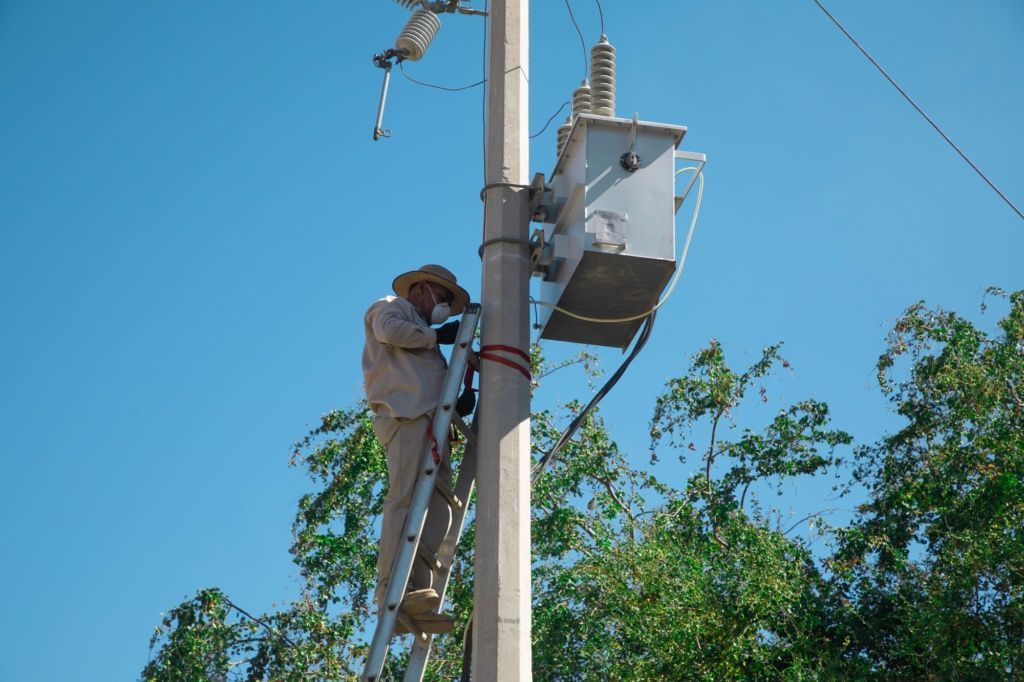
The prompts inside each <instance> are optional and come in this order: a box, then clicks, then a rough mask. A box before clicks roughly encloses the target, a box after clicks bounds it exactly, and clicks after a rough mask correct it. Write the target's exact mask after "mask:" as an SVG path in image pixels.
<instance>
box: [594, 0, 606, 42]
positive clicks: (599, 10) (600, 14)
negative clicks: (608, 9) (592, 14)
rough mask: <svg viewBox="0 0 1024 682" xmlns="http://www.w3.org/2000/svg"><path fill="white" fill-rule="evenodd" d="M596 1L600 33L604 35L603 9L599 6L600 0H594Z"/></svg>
mask: <svg viewBox="0 0 1024 682" xmlns="http://www.w3.org/2000/svg"><path fill="white" fill-rule="evenodd" d="M594 2H596V3H597V14H598V16H600V17H601V35H604V9H603V8H602V7H601V0H594Z"/></svg>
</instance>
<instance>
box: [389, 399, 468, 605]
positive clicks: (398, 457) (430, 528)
mask: <svg viewBox="0 0 1024 682" xmlns="http://www.w3.org/2000/svg"><path fill="white" fill-rule="evenodd" d="M429 424H430V420H429V419H428V418H427V417H426V416H423V417H418V418H416V419H395V418H392V417H377V418H375V419H374V421H373V431H374V433H375V434H376V435H377V439H378V440H380V442H381V444H382V445H383V446H384V448H385V450H386V451H387V460H388V494H387V497H386V498H384V515H383V519H382V521H381V533H380V553H379V554H378V555H377V590H376V599H377V603H378V604H382V603H383V601H384V595H385V593H386V592H387V589H388V583H389V581H390V579H391V570H392V566H393V564H394V562H395V554H396V553H397V552H398V544H399V542H400V541H401V539H402V530H403V529H404V527H405V518H406V516H407V515H408V513H409V504H410V503H411V502H412V494H413V491H414V489H415V487H416V480H417V477H418V475H419V470H420V464H421V463H422V461H423V454H424V453H425V452H426V451H427V448H428V447H429V443H430V440H429V438H428V437H427V426H428V425H429ZM437 475H438V476H439V477H440V478H441V479H442V480H443V481H444V482H445V483H447V484H448V485H449V486H451V482H452V468H451V459H450V454H449V452H448V448H445V449H444V451H442V453H441V465H440V467H438V471H437ZM451 519H452V517H451V508H450V507H449V506H448V503H447V502H446V501H445V500H444V498H442V497H441V496H439V495H436V494H435V495H432V496H431V498H430V507H429V508H428V511H427V519H426V522H425V523H424V525H423V535H422V536H421V542H423V544H424V545H426V547H427V548H428V549H430V551H431V552H434V553H437V550H438V548H439V547H440V546H441V542H442V541H443V540H444V538H445V536H446V535H447V534H448V528H449V527H450V526H451ZM433 578H434V575H433V571H431V570H430V568H429V567H428V566H427V565H426V563H424V562H423V561H422V560H420V559H416V560H414V561H413V565H412V573H411V575H410V576H409V587H408V589H409V590H418V589H423V588H427V587H434V588H435V589H437V588H438V587H439V586H438V585H433V584H432V583H433Z"/></svg>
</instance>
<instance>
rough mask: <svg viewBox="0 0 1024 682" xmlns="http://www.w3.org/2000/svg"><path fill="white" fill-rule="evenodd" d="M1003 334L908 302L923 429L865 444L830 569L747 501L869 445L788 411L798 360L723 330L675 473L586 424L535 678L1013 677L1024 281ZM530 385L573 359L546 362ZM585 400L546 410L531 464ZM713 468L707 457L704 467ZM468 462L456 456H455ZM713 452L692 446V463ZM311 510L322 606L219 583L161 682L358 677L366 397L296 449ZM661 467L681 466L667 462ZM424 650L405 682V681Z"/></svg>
mask: <svg viewBox="0 0 1024 682" xmlns="http://www.w3.org/2000/svg"><path fill="white" fill-rule="evenodd" d="M993 294H994V295H997V296H1003V297H1005V298H1008V300H1009V302H1010V313H1009V315H1008V316H1007V317H1006V318H1005V319H1004V320H1002V321H1001V322H1000V325H999V326H1000V334H999V335H998V336H995V337H992V338H990V337H989V336H988V335H986V334H985V333H984V332H982V331H980V330H978V329H977V328H975V327H974V326H973V325H972V324H971V323H970V322H968V321H967V320H964V319H963V318H960V317H958V316H957V315H955V314H952V313H948V312H943V311H933V310H929V309H928V308H926V307H925V306H924V305H922V304H918V305H915V306H912V307H911V308H910V309H908V310H907V312H906V313H905V314H904V315H903V316H902V317H901V318H900V319H899V321H898V322H897V324H896V326H895V328H894V329H893V331H892V333H891V334H890V336H889V339H888V348H887V351H886V353H885V354H883V355H882V357H881V358H880V359H879V363H878V369H879V380H880V383H881V386H882V389H883V392H884V393H885V394H886V395H888V396H889V398H890V399H891V401H892V403H893V406H894V408H895V410H896V412H897V413H898V414H899V415H901V417H902V418H903V419H905V421H906V424H905V426H904V427H903V428H901V429H900V430H899V431H897V432H896V433H894V434H892V435H890V436H887V437H885V438H883V439H882V440H880V441H879V442H877V443H875V444H874V445H871V446H861V447H859V448H857V449H856V450H855V451H854V453H855V456H854V461H853V465H854V481H853V482H852V483H851V485H860V486H862V487H863V489H864V490H865V491H866V501H865V502H864V504H863V505H862V506H861V507H860V508H859V511H858V514H857V516H856V518H855V519H854V520H853V522H852V523H851V524H850V525H849V526H847V527H845V528H839V529H837V530H836V531H835V533H836V537H835V540H836V543H835V544H836V546H835V552H834V554H832V555H830V556H824V557H823V556H820V555H819V556H818V557H815V556H814V555H812V552H811V551H810V549H809V547H808V546H807V544H806V543H805V541H804V540H802V539H800V538H796V537H790V536H789V534H788V532H787V529H783V528H780V527H778V525H777V522H776V521H774V520H772V519H771V518H770V517H769V516H768V515H766V514H765V513H764V512H762V510H761V509H760V507H759V506H758V504H757V502H756V499H754V496H753V495H752V494H751V493H750V491H751V490H757V489H759V488H760V489H764V487H765V486H773V487H775V488H776V489H777V490H778V491H779V492H780V494H781V492H782V491H783V490H784V489H786V490H790V489H792V488H793V485H788V484H787V485H786V486H781V485H780V484H781V483H782V482H784V481H792V482H793V483H794V484H795V483H797V482H799V481H800V480H803V478H804V477H810V476H824V475H827V474H829V472H830V471H831V470H832V469H833V468H835V467H838V466H840V465H841V464H842V461H843V460H842V454H843V453H844V452H846V448H847V446H849V445H850V444H851V442H852V439H851V437H850V435H849V434H847V433H845V432H843V431H841V430H837V429H834V428H832V427H831V426H830V423H829V411H828V407H827V405H825V404H824V403H822V402H818V401H814V400H803V401H798V402H796V403H793V404H791V405H785V406H781V407H780V408H779V409H778V410H777V411H775V413H774V415H773V416H771V417H770V418H769V419H768V420H767V422H766V423H763V424H753V423H748V422H749V421H750V420H749V419H747V418H744V423H743V424H739V423H738V422H739V420H740V417H739V415H747V414H750V413H751V412H750V411H749V410H747V409H745V408H744V405H746V404H747V403H749V402H753V403H755V404H756V403H757V402H767V393H766V386H765V381H766V380H767V379H768V377H769V376H770V375H771V374H772V372H774V371H776V370H777V369H778V368H779V367H780V366H781V367H783V368H785V367H788V363H787V362H786V361H785V360H784V359H783V358H782V357H781V355H780V346H779V345H774V346H770V347H768V348H766V349H765V350H764V351H763V353H762V355H761V357H760V359H759V360H758V361H757V362H756V363H754V364H753V365H752V366H751V367H749V368H747V369H746V370H743V371H738V370H735V369H733V368H730V367H729V365H728V364H727V363H726V358H725V353H724V350H723V348H722V347H721V345H720V344H719V343H717V342H716V341H712V342H711V343H710V344H709V345H708V346H707V347H706V348H704V349H701V350H700V351H698V352H697V353H696V354H695V355H694V356H693V358H692V364H691V367H690V368H689V370H688V371H687V372H686V374H684V375H683V376H681V377H678V378H676V379H673V380H671V381H670V382H669V383H668V385H667V386H666V390H665V392H664V393H663V394H662V395H660V396H658V397H657V398H656V401H655V409H654V414H653V417H652V420H651V424H650V434H651V459H652V461H657V460H658V459H659V457H660V456H661V455H663V454H664V452H665V451H666V450H668V449H671V450H673V452H674V453H675V454H676V455H677V457H678V460H679V465H678V466H677V465H675V464H673V467H675V468H674V469H673V471H672V473H671V474H670V480H659V479H658V478H656V477H655V476H654V475H652V474H651V473H650V472H649V471H645V470H644V469H642V468H637V467H636V466H635V465H633V464H632V463H631V462H635V461H636V457H635V456H632V457H630V456H627V454H626V453H623V452H622V451H620V449H619V447H618V445H617V444H616V443H615V441H614V440H613V439H612V438H611V436H610V434H609V433H608V432H607V429H606V428H605V425H604V422H603V420H602V419H601V416H600V413H599V412H596V411H595V412H594V413H591V414H590V415H588V417H587V418H586V419H585V420H584V422H583V424H582V426H581V428H580V430H579V432H578V433H577V435H576V437H575V438H573V439H572V440H571V441H570V442H569V443H568V444H567V445H566V447H565V449H564V450H563V451H562V453H561V455H560V457H559V459H557V460H556V461H555V462H554V463H552V464H550V466H549V467H548V468H547V469H546V470H545V472H544V474H543V476H541V477H540V478H538V479H537V480H535V482H534V489H533V510H532V514H533V519H532V520H533V570H534V572H533V576H534V583H533V588H534V603H533V636H534V650H533V654H534V676H535V678H536V679H538V680H691V679H692V680H828V679H877V680H890V679H892V680H895V679H900V680H902V679H936V680H938V679H943V680H945V679H986V680H988V679H1016V678H1019V677H1020V675H1022V674H1024V646H1022V643H1024V601H1022V597H1024V545H1022V543H1024V538H1022V535H1024V533H1022V529H1024V492H1022V487H1021V481H1022V480H1024V440H1022V434H1024V401H1022V393H1024V387H1022V384H1024V292H1017V293H1015V294H1013V295H1010V296H1006V295H1005V294H1002V293H1001V292H993ZM533 351H534V352H533V357H532V365H533V371H534V376H535V377H538V378H543V377H544V376H546V375H548V374H550V373H551V372H555V371H561V370H562V369H564V368H566V367H570V366H579V367H581V368H582V369H583V370H584V372H585V374H586V376H587V377H588V379H592V378H593V377H594V376H595V372H596V369H595V368H596V362H595V360H594V358H593V356H590V355H586V354H581V355H580V356H578V357H576V358H574V359H572V360H570V361H567V362H564V363H560V364H556V365H549V364H547V363H545V361H544V359H543V357H541V355H540V353H539V350H538V349H536V348H535V349H533ZM580 409H582V407H581V405H580V404H579V403H575V402H574V403H570V404H568V405H566V406H565V407H564V409H562V410H559V411H557V412H555V411H543V412H539V413H537V414H535V415H534V416H533V419H532V422H531V429H532V437H533V441H532V442H533V444H534V448H535V450H534V453H533V455H534V457H535V458H536V457H539V456H541V455H542V454H543V453H544V452H546V451H547V449H548V448H550V447H551V445H552V444H553V443H554V442H555V441H556V440H557V438H558V435H559V433H560V430H561V428H563V427H564V424H565V423H566V422H567V421H568V420H569V419H571V418H572V417H573V416H575V415H576V414H578V412H579V410H580ZM690 453H694V455H695V456H699V457H700V460H699V461H697V462H692V463H688V462H687V459H688V455H690ZM460 456H461V445H456V447H455V448H454V452H453V459H454V460H455V461H456V462H457V461H458V460H459V458H460ZM691 456H692V455H691ZM292 464H293V465H294V466H299V467H302V468H304V469H305V470H306V471H307V472H308V473H309V475H310V479H311V481H312V483H313V488H312V490H311V491H310V493H309V494H307V495H305V496H303V497H302V499H301V500H300V502H299V509H298V512H297V514H296V517H295V521H294V524H293V531H294V542H293V544H292V546H291V552H292V555H293V557H294V560H295V562H296V565H297V566H298V567H299V570H300V573H301V575H302V577H303V581H304V582H303V591H302V597H301V599H300V600H299V601H297V602H295V603H293V604H291V605H288V606H287V607H286V608H284V609H282V610H280V611H277V612H274V613H271V614H267V615H263V616H252V615H250V614H248V613H247V612H245V611H243V610H242V609H240V608H239V607H238V606H236V605H235V604H233V603H232V602H231V601H230V600H229V599H228V598H227V597H226V596H225V595H224V594H223V593H221V592H220V591H219V590H216V589H211V590H203V591H200V593H199V594H197V595H196V597H194V598H192V599H188V600H186V601H185V602H183V603H182V604H181V605H179V606H178V607H176V608H175V609H174V610H172V611H171V612H169V613H168V615H167V617H166V618H165V619H164V621H163V623H162V624H161V626H160V627H159V628H158V629H157V632H156V634H155V635H154V636H153V639H152V643H151V648H152V650H153V651H154V656H153V658H152V660H151V661H150V663H149V664H148V665H147V666H146V668H145V670H144V671H143V673H142V679H144V680H147V682H149V681H152V682H169V681H172V680H189V681H203V680H209V681H210V682H220V681H227V680H239V681H241V680H246V681H256V680H300V679H316V680H355V679H357V678H358V673H359V671H360V668H361V662H362V658H363V656H365V653H366V643H367V639H368V637H369V635H370V634H371V633H372V626H373V623H374V615H375V614H374V609H373V602H372V591H373V586H374V583H375V579H376V577H375V571H376V548H377V540H378V538H377V531H376V526H377V522H378V520H379V515H380V511H381V506H382V502H383V496H384V494H385V492H386V491H385V483H384V479H385V476H386V474H385V472H386V465H385V461H384V456H383V452H382V451H381V447H380V445H379V444H378V443H377V441H376V439H375V437H374V435H373V428H372V416H371V415H370V414H369V413H368V411H367V410H366V408H365V405H359V406H357V407H356V408H354V409H349V410H341V411H335V412H331V413H330V414H328V415H326V416H325V417H324V418H323V419H322V421H321V423H320V424H319V425H318V426H317V427H316V428H315V429H313V430H312V431H311V432H310V433H309V434H308V435H307V436H306V437H305V438H304V439H303V440H302V441H300V442H299V443H298V444H296V447H295V451H294V454H293V456H292ZM664 468H665V466H664V465H659V469H658V470H659V471H661V470H662V469H664ZM473 541H474V537H473V527H472V523H471V521H470V524H469V526H468V527H467V532H466V533H465V537H464V538H463V541H462V544H461V548H460V552H459V554H458V556H457V559H456V563H455V565H454V566H453V573H452V582H451V585H450V587H449V592H448V602H449V610H450V612H451V613H452V614H453V615H454V617H455V618H456V627H455V630H454V632H453V633H452V634H451V635H448V636H441V637H437V638H435V640H434V642H435V649H434V652H433V654H432V657H431V664H430V666H429V668H428V671H427V679H429V680H452V679H458V677H459V673H460V670H461V661H462V642H463V637H464V634H465V627H466V621H467V618H468V616H469V613H470V611H471V609H472V581H473V563H472V548H473V544H474V542H473ZM407 645H408V641H407V639H403V640H400V644H399V645H398V646H396V647H395V649H394V651H393V655H392V656H391V657H390V660H389V665H388V667H387V668H386V669H385V679H389V680H390V679H396V678H397V677H400V675H401V672H402V667H403V664H404V661H405V657H404V655H403V650H404V649H405V648H406V647H407Z"/></svg>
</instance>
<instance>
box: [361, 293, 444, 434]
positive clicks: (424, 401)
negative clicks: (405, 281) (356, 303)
mask: <svg viewBox="0 0 1024 682" xmlns="http://www.w3.org/2000/svg"><path fill="white" fill-rule="evenodd" d="M363 328H364V331H365V332H366V342H365V345H364V346H363V381H364V383H365V386H366V400H367V402H369V403H370V408H371V409H372V410H373V411H374V413H375V414H377V415H378V416H383V417H398V418H406V419H414V418H416V417H421V416H423V415H425V414H428V413H430V412H433V411H434V409H435V408H436V407H437V400H438V397H439V396H440V394H441V385H442V384H443V383H444V375H445V370H446V369H447V363H446V362H445V359H444V356H443V355H441V351H440V349H439V348H438V347H437V333H436V332H435V331H434V330H433V329H431V328H430V326H429V325H428V324H427V323H426V321H424V319H423V318H422V317H420V315H419V313H418V312H417V311H416V308H415V307H414V306H413V305H412V303H409V301H406V300H405V299H404V298H397V297H395V296H388V297H386V298H382V299H381V300H379V301H377V302H376V303H374V304H373V305H371V306H370V309H369V310H367V311H366V315H364V316H363Z"/></svg>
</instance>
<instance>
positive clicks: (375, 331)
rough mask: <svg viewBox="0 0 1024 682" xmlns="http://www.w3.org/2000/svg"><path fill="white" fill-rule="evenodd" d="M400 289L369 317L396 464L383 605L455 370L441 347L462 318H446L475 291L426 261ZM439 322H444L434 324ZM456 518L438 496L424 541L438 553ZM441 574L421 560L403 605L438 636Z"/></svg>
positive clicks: (380, 412)
mask: <svg viewBox="0 0 1024 682" xmlns="http://www.w3.org/2000/svg"><path fill="white" fill-rule="evenodd" d="M392 288H393V289H394V290H395V293H396V294H397V296H387V297H385V298H382V299H380V300H379V301H377V302H375V303H374V304H373V305H371V306H370V308H369V310H367V311H366V315H365V316H364V318H363V321H364V329H365V333H366V341H365V345H364V346H363V379H364V381H365V386H366V399H367V402H368V403H369V404H370V409H371V410H373V413H374V415H375V418H374V433H376V435H377V438H378V439H379V440H380V442H381V444H382V445H383V446H384V448H385V450H386V452H387V462H388V493H387V497H386V498H385V501H384V514H383V520H382V522H381V541H380V553H379V554H378V557H377V590H376V600H377V604H378V608H380V607H381V604H382V603H383V601H384V595H385V593H386V591H387V586H388V582H389V580H390V576H391V570H392V565H393V563H394V560H395V553H396V551H397V548H398V544H399V540H400V538H401V534H402V529H403V527H404V525H405V519H406V515H407V513H408V511H409V504H410V501H411V499H412V495H413V490H414V488H415V486H416V478H417V472H418V470H419V464H420V460H421V458H422V456H423V452H424V447H425V443H426V441H427V439H428V438H430V437H431V436H430V435H428V434H430V433H431V420H432V418H433V416H434V415H433V412H434V409H435V408H436V406H437V398H438V395H439V393H440V392H441V388H442V383H443V381H444V377H445V371H446V369H447V363H446V361H445V359H444V356H443V355H442V354H441V351H440V349H439V348H438V345H439V344H452V343H454V342H455V339H456V333H457V332H458V328H459V323H458V322H448V323H447V324H442V323H444V322H445V321H446V320H447V319H448V317H450V316H451V315H459V314H461V313H462V311H463V309H464V308H465V307H466V304H467V303H468V302H469V294H468V293H467V292H466V290H465V289H463V288H462V287H460V286H459V285H458V284H457V283H456V279H455V275H453V274H452V273H451V272H450V271H448V270H447V269H445V268H443V267H441V266H440V265H424V266H423V267H421V268H420V269H419V270H413V271H412V272H407V273H405V274H402V275H399V276H398V277H396V278H395V281H394V283H393V284H392ZM436 324H440V325H441V326H440V327H438V328H436V329H435V328H433V327H431V325H436ZM475 403H476V398H475V396H474V395H473V391H472V390H466V391H464V392H463V393H462V395H461V396H460V397H459V399H458V401H457V402H456V405H455V411H456V412H457V413H458V414H459V415H460V416H465V415H467V414H469V413H470V412H472V411H473V407H474V406H475ZM441 450H442V452H441V453H440V455H441V463H440V466H439V468H438V479H439V481H440V483H441V484H442V485H445V486H447V487H448V488H450V487H451V478H452V471H451V466H450V461H449V457H450V454H449V449H448V448H444V447H442V448H441ZM450 522H451V509H450V508H449V507H448V505H447V503H446V502H445V501H444V500H442V499H440V498H439V497H438V496H434V498H433V499H432V500H431V504H430V508H429V511H428V514H427V518H426V522H425V525H424V527H423V534H422V537H421V544H424V545H426V547H427V548H428V549H429V550H431V551H433V552H436V551H437V549H438V547H439V545H440V544H441V541H442V540H443V539H444V537H445V535H446V534H447V532H448V527H449V524H450ZM434 579H435V577H434V573H433V571H432V570H431V568H430V567H429V566H428V565H427V564H426V563H424V562H421V561H416V562H415V563H414V565H413V569H412V573H411V575H410V577H409V585H408V587H407V589H406V593H405V597H404V598H403V599H402V603H401V606H400V608H401V610H402V611H404V612H405V613H406V615H407V616H409V618H410V619H412V621H413V622H414V623H415V624H416V626H417V627H418V628H420V629H421V630H422V631H423V632H426V633H431V634H438V633H442V632H448V631H449V630H451V628H452V619H451V617H450V616H448V615H446V614H439V613H434V611H436V610H437V606H438V602H439V600H440V597H439V595H438V592H437V590H436V589H435V586H434V585H433V582H434ZM399 628H400V629H401V630H400V629H399ZM402 631H404V628H403V627H402V625H401V623H399V625H398V628H396V631H395V634H401V633H402Z"/></svg>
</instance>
